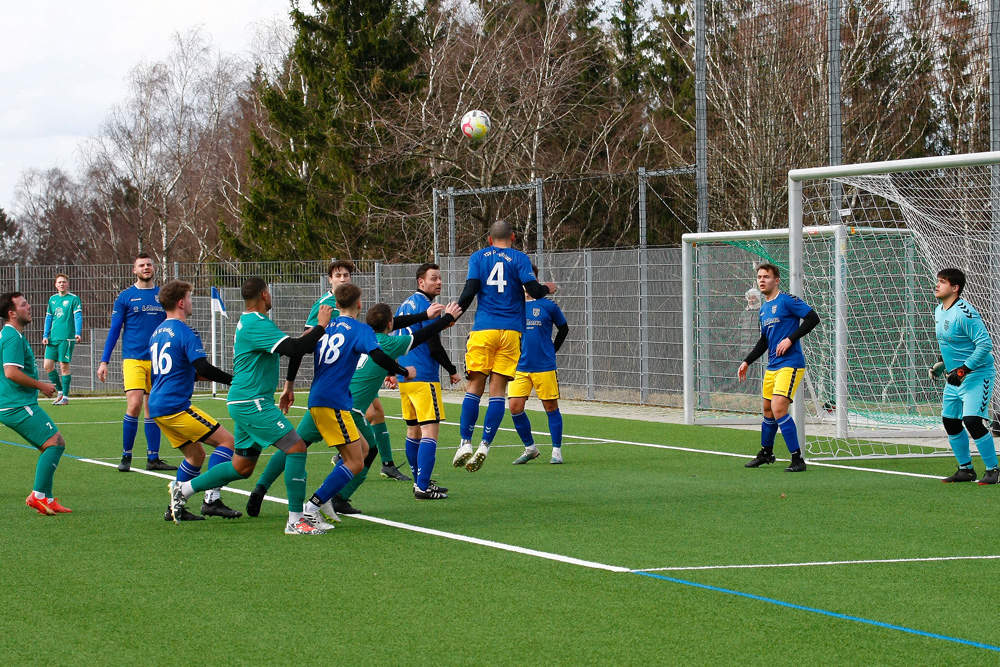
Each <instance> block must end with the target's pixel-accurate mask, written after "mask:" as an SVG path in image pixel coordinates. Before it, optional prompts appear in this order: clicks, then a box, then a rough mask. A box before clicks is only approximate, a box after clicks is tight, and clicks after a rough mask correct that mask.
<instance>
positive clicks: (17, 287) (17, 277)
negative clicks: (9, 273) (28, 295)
mask: <svg viewBox="0 0 1000 667" xmlns="http://www.w3.org/2000/svg"><path fill="white" fill-rule="evenodd" d="M14 291H15V292H20V291H21V265H20V264H15V265H14Z"/></svg>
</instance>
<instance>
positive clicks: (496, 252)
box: [452, 220, 556, 472]
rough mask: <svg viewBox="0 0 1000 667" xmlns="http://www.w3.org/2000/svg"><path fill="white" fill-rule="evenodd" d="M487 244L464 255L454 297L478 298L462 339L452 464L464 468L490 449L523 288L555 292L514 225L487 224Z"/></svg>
mask: <svg viewBox="0 0 1000 667" xmlns="http://www.w3.org/2000/svg"><path fill="white" fill-rule="evenodd" d="M488 241H489V244H490V245H489V247H486V248H483V249H482V250H479V251H478V252H475V253H473V255H472V256H471V257H470V258H469V273H468V277H467V278H466V280H465V289H464V290H462V296H461V297H459V300H458V305H459V307H460V308H461V309H462V312H463V313H465V312H468V310H469V306H471V305H472V301H473V299H478V301H479V305H478V307H477V308H476V319H475V323H474V324H473V326H472V331H471V332H470V333H469V340H468V342H467V344H466V354H465V370H466V376H467V377H468V379H469V384H468V386H467V387H466V390H465V400H463V401H462V417H461V428H460V435H461V438H462V441H461V444H460V445H459V448H458V453H456V454H455V458H454V460H453V461H452V463H453V464H454V465H455V467H456V468H460V467H462V466H465V469H466V470H468V471H469V472H475V471H476V470H479V468H481V467H482V465H483V461H485V460H486V455H487V454H489V451H490V443H492V442H493V438H494V437H495V436H496V433H497V429H498V428H499V427H500V422H502V421H503V413H504V411H505V407H504V402H505V398H504V396H505V394H506V392H507V383H508V382H510V381H511V380H512V379H513V378H514V374H515V372H516V371H517V362H518V359H519V358H520V357H521V336H522V334H523V333H524V322H525V311H524V293H525V292H527V293H528V294H529V295H531V297H532V298H533V299H541V298H542V297H544V296H545V295H547V294H555V292H556V286H555V284H554V283H545V284H544V285H542V284H539V282H538V280H536V279H535V274H534V273H532V271H531V260H529V259H528V256H527V255H525V254H524V253H523V252H521V251H520V250H515V249H514V248H513V247H512V246H513V245H514V230H513V228H511V226H510V224H509V223H507V222H505V221H503V220H498V221H496V222H494V223H493V224H492V225H490V233H489V237H488ZM487 379H489V382H490V402H489V405H488V406H487V408H486V416H485V417H484V418H483V441H482V443H480V445H479V448H478V449H477V450H476V451H475V453H473V451H472V435H473V433H474V432H475V430H476V422H477V421H478V420H479V402H480V400H481V399H482V396H483V392H484V391H485V390H486V380H487Z"/></svg>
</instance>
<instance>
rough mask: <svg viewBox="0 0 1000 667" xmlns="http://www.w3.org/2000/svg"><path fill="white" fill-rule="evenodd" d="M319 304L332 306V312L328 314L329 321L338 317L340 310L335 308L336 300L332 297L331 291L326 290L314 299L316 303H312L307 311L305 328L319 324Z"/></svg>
mask: <svg viewBox="0 0 1000 667" xmlns="http://www.w3.org/2000/svg"><path fill="white" fill-rule="evenodd" d="M320 306H330V307H331V308H333V314H332V315H330V321H331V322H332V321H334V320H335V319H337V318H338V317H340V311H339V310H337V300H336V299H335V298H334V297H333V292H327V293H326V294H324V295H323V296H321V297H320V298H318V299H316V303H314V304H313V307H312V309H311V310H310V311H309V317H308V318H307V319H306V328H307V329H308V328H310V327H314V326H316V325H317V324H319V307H320Z"/></svg>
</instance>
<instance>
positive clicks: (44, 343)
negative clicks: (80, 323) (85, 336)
mask: <svg viewBox="0 0 1000 667" xmlns="http://www.w3.org/2000/svg"><path fill="white" fill-rule="evenodd" d="M77 338H79V336H77ZM77 342H79V341H77ZM48 344H49V339H48V338H43V339H42V345H48Z"/></svg>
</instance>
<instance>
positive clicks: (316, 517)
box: [302, 510, 336, 531]
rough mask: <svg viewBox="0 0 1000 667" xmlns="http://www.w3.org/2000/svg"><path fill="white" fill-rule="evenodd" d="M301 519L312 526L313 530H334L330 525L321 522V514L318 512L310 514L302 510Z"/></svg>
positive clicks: (333, 526)
mask: <svg viewBox="0 0 1000 667" xmlns="http://www.w3.org/2000/svg"><path fill="white" fill-rule="evenodd" d="M302 518H303V519H305V520H306V521H308V522H309V523H310V524H312V526H313V528H319V529H320V530H323V531H326V530H333V529H334V528H336V526H335V525H333V524H332V523H327V522H326V521H324V520H323V514H322V513H320V512H310V511H309V510H303V512H302Z"/></svg>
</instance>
